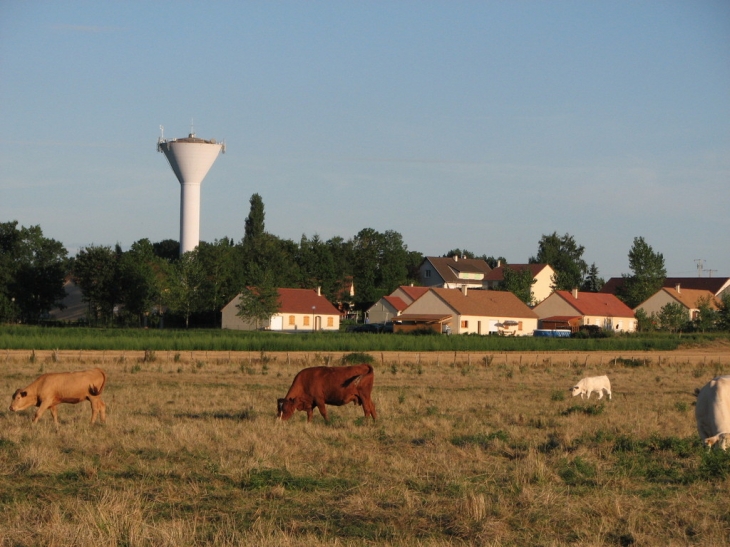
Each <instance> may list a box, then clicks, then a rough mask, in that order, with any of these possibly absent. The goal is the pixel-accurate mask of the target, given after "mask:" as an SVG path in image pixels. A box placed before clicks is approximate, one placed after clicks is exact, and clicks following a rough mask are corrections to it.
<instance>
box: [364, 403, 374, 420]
mask: <svg viewBox="0 0 730 547" xmlns="http://www.w3.org/2000/svg"><path fill="white" fill-rule="evenodd" d="M362 407H363V408H364V409H365V417H366V418H367V417H368V415H370V416H371V417H372V418H373V420H375V418H376V414H375V405H374V404H373V401H372V399H367V400H365V401H363V405H362Z"/></svg>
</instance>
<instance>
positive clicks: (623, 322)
mask: <svg viewBox="0 0 730 547" xmlns="http://www.w3.org/2000/svg"><path fill="white" fill-rule="evenodd" d="M533 311H534V312H535V313H536V314H537V316H538V317H539V318H540V321H541V325H542V324H543V323H545V324H554V323H555V318H560V319H561V320H563V321H565V322H567V323H570V324H571V325H574V324H576V323H577V324H579V325H581V326H582V325H595V326H598V327H601V328H603V329H612V330H615V331H618V332H634V331H635V330H636V318H635V316H634V311H633V310H632V309H631V308H629V307H628V306H627V305H626V304H624V303H623V302H621V301H620V300H619V299H618V298H616V297H615V296H614V295H612V294H604V293H591V292H580V291H578V290H577V289H573V290H572V291H555V292H554V293H552V294H551V295H550V296H548V297H547V298H546V299H545V300H543V301H542V302H540V303H539V304H538V305H537V306H535V307H534V308H533ZM576 318H579V320H576ZM571 321H572V323H571ZM541 328H542V327H541Z"/></svg>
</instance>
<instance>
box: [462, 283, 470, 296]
mask: <svg viewBox="0 0 730 547" xmlns="http://www.w3.org/2000/svg"><path fill="white" fill-rule="evenodd" d="M461 292H462V294H463V295H464V296H466V293H467V292H468V289H467V288H466V285H464V286H462V287H461Z"/></svg>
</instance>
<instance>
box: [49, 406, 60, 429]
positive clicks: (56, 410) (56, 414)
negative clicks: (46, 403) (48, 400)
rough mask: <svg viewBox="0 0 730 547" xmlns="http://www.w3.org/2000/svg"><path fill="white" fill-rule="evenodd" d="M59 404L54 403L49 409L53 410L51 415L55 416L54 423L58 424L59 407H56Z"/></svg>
mask: <svg viewBox="0 0 730 547" xmlns="http://www.w3.org/2000/svg"><path fill="white" fill-rule="evenodd" d="M56 406H57V405H53V406H52V407H50V408H49V409H48V410H50V411H51V416H53V423H55V424H56V425H58V408H56Z"/></svg>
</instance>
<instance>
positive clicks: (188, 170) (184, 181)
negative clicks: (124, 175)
mask: <svg viewBox="0 0 730 547" xmlns="http://www.w3.org/2000/svg"><path fill="white" fill-rule="evenodd" d="M157 151H158V152H162V153H164V154H165V157H166V158H167V161H168V162H170V167H172V170H173V172H174V173H175V176H176V177H177V180H179V181H180V255H181V256H182V255H183V253H186V252H188V251H192V250H193V249H195V247H197V246H198V243H200V185H201V183H202V182H203V179H204V178H205V175H207V174H208V171H209V170H210V168H211V167H212V166H213V163H214V162H215V160H216V158H218V154H220V153H225V151H226V146H225V144H223V143H219V142H216V141H215V139H211V140H205V139H199V138H198V137H196V136H195V133H190V135H188V136H187V137H186V138H182V139H165V138H164V137H160V138H159V139H158V141H157Z"/></svg>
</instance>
